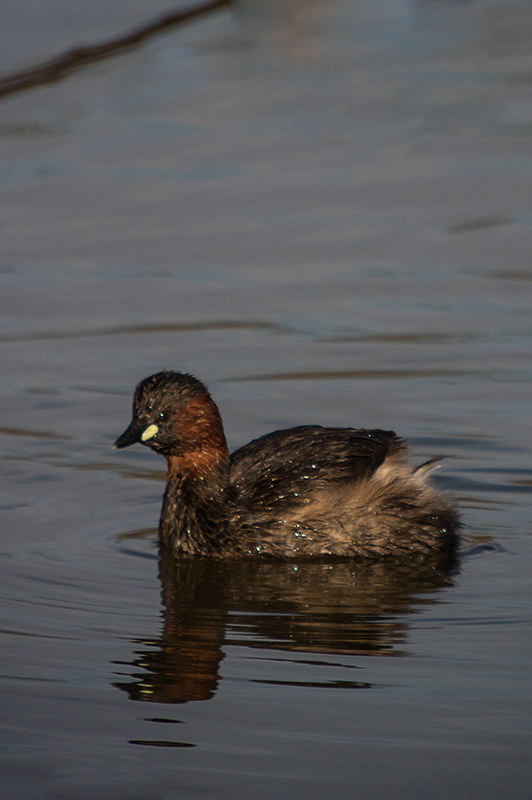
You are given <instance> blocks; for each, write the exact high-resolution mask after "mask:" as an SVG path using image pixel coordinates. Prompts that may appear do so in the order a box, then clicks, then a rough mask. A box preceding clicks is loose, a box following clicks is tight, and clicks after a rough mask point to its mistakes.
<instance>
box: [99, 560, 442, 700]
mask: <svg viewBox="0 0 532 800" xmlns="http://www.w3.org/2000/svg"><path fill="white" fill-rule="evenodd" d="M456 570H457V564H456V560H455V559H454V558H452V557H449V556H443V555H434V556H433V557H431V558H427V557H425V558H424V559H422V560H420V559H416V560H412V561H408V562H403V563H398V562H397V561H394V562H389V563H386V562H380V563H368V564H362V563H360V562H355V561H353V560H350V559H338V560H333V561H332V560H330V559H329V560H311V561H302V562H299V563H297V564H294V563H292V562H287V561H273V560H272V561H265V560H260V561H259V560H227V561H225V560H224V561H214V560H210V559H204V558H186V559H176V558H174V557H173V556H164V555H163V557H162V558H161V562H160V570H159V575H160V580H161V585H162V601H163V619H164V624H163V630H162V633H161V635H160V636H158V637H154V638H153V639H151V640H148V639H145V638H144V639H142V640H139V641H138V642H137V644H138V645H139V649H138V650H137V651H136V657H135V659H134V661H133V662H132V663H131V664H130V665H128V666H133V667H134V670H133V671H132V672H131V673H127V674H128V675H129V676H130V677H131V678H132V680H131V681H128V682H124V681H121V682H117V683H114V686H116V687H117V688H119V689H122V690H123V691H125V692H127V693H128V694H129V696H130V698H131V699H133V700H145V701H149V702H158V703H183V702H187V701H190V700H208V699H210V698H212V697H213V696H214V694H215V693H216V690H217V688H218V684H219V681H220V673H219V669H220V664H221V662H222V660H223V658H224V651H223V647H224V646H227V645H240V646H245V647H249V648H258V649H267V650H269V651H272V650H279V651H285V652H291V653H298V654H300V653H314V654H322V655H325V654H335V655H339V654H340V655H341V654H349V655H363V656H370V655H379V656H383V655H387V656H390V655H396V656H397V655H401V651H400V649H399V648H400V646H401V645H402V643H403V642H404V641H405V639H406V636H407V633H408V621H407V617H408V615H409V614H412V613H414V611H415V607H416V604H417V603H419V602H420V601H421V596H423V597H422V602H423V603H424V604H426V603H428V602H436V600H437V594H438V591H439V590H441V589H442V588H444V587H447V586H450V585H452V583H453V576H454V575H455V574H456ZM427 593H429V597H428V598H427ZM122 666H125V665H124V664H122ZM121 674H124V673H121ZM305 685H314V684H309V683H305ZM327 685H330V686H331V688H369V685H368V684H367V683H363V682H356V681H340V682H337V681H336V682H334V683H330V684H327Z"/></svg>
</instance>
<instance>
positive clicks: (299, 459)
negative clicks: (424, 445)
mask: <svg viewBox="0 0 532 800" xmlns="http://www.w3.org/2000/svg"><path fill="white" fill-rule="evenodd" d="M135 442H140V443H141V444H144V445H146V446H147V447H151V448H152V450H155V451H157V452H158V453H161V454H162V455H163V456H164V457H165V459H166V464H167V468H168V482H167V486H166V491H165V493H164V499H163V506H162V511H161V518H160V522H159V535H160V542H161V545H162V546H163V547H169V548H171V549H173V550H174V551H175V552H181V553H191V554H192V553H197V554H200V555H210V556H224V557H227V556H234V555H257V554H260V555H269V556H325V555H340V556H369V557H381V556H396V557H398V556H408V555H411V554H416V553H423V552H430V551H435V550H443V549H452V548H453V547H454V545H455V542H456V531H457V528H458V527H459V521H458V515H457V514H456V512H455V511H454V510H453V508H452V507H451V505H450V504H449V502H448V501H447V499H446V498H445V497H443V496H442V495H441V494H439V493H438V492H436V491H435V490H434V489H433V488H432V487H431V486H430V485H428V484H427V476H428V474H429V472H430V467H431V465H432V464H433V461H434V459H433V460H432V461H429V462H426V463H425V464H422V465H421V466H419V467H417V468H411V467H409V466H408V465H407V464H406V462H405V459H406V456H407V452H408V449H407V446H406V445H405V444H404V442H402V441H401V439H399V438H398V437H397V436H396V435H395V433H393V432H392V431H381V430H363V429H362V430H355V429H354V428H322V427H320V426H319V425H303V426H300V427H297V428H290V429H289V430H283V431H274V432H273V433H269V434H267V435H266V436H261V437H260V438H259V439H255V440H254V441H252V442H250V443H249V444H246V445H244V447H241V448H240V449H239V450H236V452H234V453H233V454H232V455H229V451H228V449H227V443H226V440H225V435H224V430H223V425H222V420H221V417H220V413H219V411H218V408H217V406H216V405H215V403H214V401H213V400H212V398H211V396H210V394H209V392H208V391H207V389H206V387H205V386H204V385H203V384H202V383H201V382H200V381H199V380H197V379H196V378H194V377H192V376H191V375H186V374H183V373H179V372H166V371H165V372H159V373H157V374H156V375H152V376H151V377H149V378H146V379H145V380H143V381H142V382H141V383H139V385H138V386H137V388H136V391H135V396H134V401H133V421H132V422H131V424H130V426H129V427H128V428H127V430H126V431H125V432H124V433H123V434H122V436H120V437H119V438H118V439H117V440H116V442H115V445H114V446H115V447H116V448H122V447H128V446H129V445H131V444H134V443H135Z"/></svg>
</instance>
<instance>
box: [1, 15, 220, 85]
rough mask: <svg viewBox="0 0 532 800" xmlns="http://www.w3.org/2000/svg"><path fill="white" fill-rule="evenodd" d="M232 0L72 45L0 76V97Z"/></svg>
mask: <svg viewBox="0 0 532 800" xmlns="http://www.w3.org/2000/svg"><path fill="white" fill-rule="evenodd" d="M231 2H232V0H212V1H211V2H208V3H204V4H203V5H200V6H193V7H192V8H187V9H183V10H181V11H173V12H168V13H166V14H163V15H162V16H161V17H159V18H158V19H156V20H154V21H153V22H149V23H147V24H146V25H142V26H141V27H140V28H136V29H135V30H133V31H131V32H130V33H127V34H125V36H119V37H117V38H116V39H109V40H108V41H106V42H101V43H100V44H93V45H80V46H79V47H73V48H72V49H71V50H67V51H66V52H65V53H62V54H61V55H59V56H55V58H51V59H50V60H49V61H43V62H42V64H37V65H36V66H35V67H30V69H26V70H23V71H22V72H15V73H13V74H11V75H6V76H5V77H4V78H0V97H6V96H7V95H10V94H14V93H15V92H22V91H24V90H25V89H31V88H33V87H34V86H41V85H42V84H45V83H53V82H54V81H59V80H61V78H64V77H65V76H66V75H68V74H69V73H70V72H73V71H74V70H76V69H79V68H80V67H84V66H86V65H87V64H92V63H93V62H95V61H103V60H104V59H106V58H111V57H112V56H114V55H117V54H119V53H121V52H124V51H125V50H130V49H131V48H133V47H137V46H138V45H139V44H141V43H142V42H144V41H145V40H146V39H149V38H150V37H151V36H155V34H157V33H161V32H162V31H164V30H166V29H167V28H172V27H174V26H176V25H182V24H183V23H184V22H188V21H189V20H192V19H195V17H199V16H201V15H202V14H209V13H210V12H211V11H219V10H220V9H222V8H225V7H226V6H229V5H230V4H231Z"/></svg>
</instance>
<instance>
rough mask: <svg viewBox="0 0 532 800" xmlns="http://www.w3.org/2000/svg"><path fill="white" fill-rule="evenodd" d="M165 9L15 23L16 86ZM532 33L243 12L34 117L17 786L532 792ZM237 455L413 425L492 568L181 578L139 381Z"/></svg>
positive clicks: (9, 209) (2, 327)
mask: <svg viewBox="0 0 532 800" xmlns="http://www.w3.org/2000/svg"><path fill="white" fill-rule="evenodd" d="M163 10H165V6H164V4H162V3H159V2H155V1H154V0H152V2H150V3H145V2H143V3H137V2H135V3H128V4H127V6H124V4H123V3H119V2H106V3H105V4H104V3H101V2H99V1H98V0H94V1H93V2H91V3H85V4H84V6H83V9H81V8H77V7H76V10H75V12H74V11H73V9H72V8H71V4H69V3H64V2H61V1H60V0H54V2H52V3H47V4H45V5H43V4H39V3H37V2H35V0H27V1H26V2H24V3H20V2H19V3H13V2H9V3H8V4H7V6H6V9H5V12H4V16H5V18H6V19H5V22H4V25H3V26H2V31H0V37H1V41H2V47H0V54H1V55H0V64H1V69H2V70H3V71H5V72H7V71H11V70H13V69H16V68H22V67H24V66H26V65H28V64H32V63H35V62H36V61H38V60H43V59H45V58H48V57H50V56H52V55H54V54H55V53H57V52H60V51H61V50H64V49H67V48H68V47H70V46H71V45H73V44H75V43H79V42H94V41H96V40H98V39H99V38H105V37H107V36H109V35H115V34H118V33H120V32H122V31H124V30H127V29H130V28H131V27H133V26H134V25H136V24H137V23H140V22H142V21H143V20H144V19H146V18H147V16H149V15H152V14H153V15H154V16H155V15H156V14H158V13H159V12H161V11H163ZM531 45H532V12H531V11H530V8H529V5H528V4H526V3H517V2H503V1H502V0H493V1H492V2H489V3H488V2H469V3H467V2H466V3H455V2H445V1H444V0H441V2H429V0H425V1H424V2H421V1H420V2H406V0H382V1H378V2H375V0H373V2H371V3H370V2H363V0H357V2H356V3H354V2H342V1H341V0H333V2H320V1H319V0H310V1H309V0H307V1H306V2H305V3H297V2H295V1H294V2H290V3H288V2H284V3H275V2H269V3H266V2H260V1H259V0H247V1H246V2H239V3H238V4H237V6H236V7H235V9H233V10H232V11H230V12H224V13H223V14H218V15H213V16H211V17H209V18H208V19H204V20H202V21H200V22H197V23H196V24H194V25H190V26H188V27H186V28H183V29H182V30H178V31H177V30H176V31H174V32H173V33H171V34H167V35H166V36H163V37H160V38H158V39H156V40H153V41H151V42H150V43H149V44H147V45H146V46H145V47H143V48H142V49H139V50H137V51H135V52H133V53H131V54H128V55H126V56H123V57H121V58H120V59H117V60H114V61H107V62H105V63H102V64H101V65H97V66H95V67H93V68H91V69H88V70H86V71H83V72H80V73H78V74H76V75H75V76H72V77H70V78H69V79H67V80H65V81H63V82H61V83H58V84H56V85H51V86H47V87H41V88H39V89H36V90H33V91H30V92H25V93H23V94H20V95H16V96H12V97H10V98H7V99H6V100H5V101H4V102H2V103H1V104H0V152H1V165H0V209H1V216H2V220H3V225H2V249H1V255H0V281H1V284H2V290H1V292H0V307H1V312H2V313H1V314H0V351H1V354H2V380H1V383H0V392H1V405H2V420H1V421H0V434H1V436H2V483H1V489H0V492H1V494H0V511H1V515H2V537H1V541H0V556H1V560H0V569H1V573H2V576H1V586H2V589H1V593H2V606H1V615H2V622H1V633H0V637H1V647H0V653H1V655H0V662H1V666H0V683H1V689H2V713H1V720H2V722H1V726H0V735H1V751H0V752H1V755H0V758H1V767H0V769H1V776H2V785H3V787H5V792H6V796H9V798H10V799H11V798H12V800H18V798H23V797H24V798H26V797H28V796H32V797H36V798H40V797H42V798H52V800H56V798H57V799H58V800H59V799H61V798H72V797H76V798H79V800H85V798H86V800H96V799H98V800H99V798H101V799H102V800H115V799H116V798H132V800H148V799H149V800H159V798H161V800H162V799H163V798H170V797H172V798H173V797H177V796H179V797H180V798H181V797H182V798H192V797H194V798H217V799H218V798H225V797H227V798H234V797H237V796H242V797H247V796H252V797H255V798H259V800H260V798H264V800H266V799H268V800H269V798H271V797H273V796H275V797H280V798H285V797H286V798H288V797H290V798H300V797H305V798H306V800H307V799H309V798H310V800H314V799H315V800H321V798H324V797H331V796H335V797H339V798H346V799H347V798H352V797H353V796H360V797H363V798H368V799H370V800H371V798H381V797H385V796H387V797H394V798H398V799H402V798H405V800H406V798H408V800H416V799H417V798H419V800H425V798H427V797H429V796H430V797H431V798H433V799H434V800H447V798H449V797H451V796H452V797H455V798H457V799H461V798H463V799H464V800H466V799H467V800H469V799H470V798H479V800H480V798H482V800H485V799H486V798H487V800H498V798H501V797H511V798H512V799H515V800H521V798H522V799H523V800H525V798H526V800H528V797H529V795H530V789H529V786H530V778H531V774H530V773H531V770H530V766H529V763H530V757H529V753H530V742H531V737H530V733H531V724H530V663H531V656H532V652H531V649H532V648H531V644H530V642H531V641H532V639H531V633H532V630H531V629H532V621H531V618H532V592H531V588H530V578H529V576H530V572H531V569H532V545H531V537H530V531H531V526H530V492H531V487H532V469H531V466H530V465H531V458H530V456H531V451H532V438H531V425H530V411H529V409H530V387H531V379H532V374H531V358H530V354H531V340H532V337H531V323H530V293H531V276H532V272H531V270H530V252H531V247H530V245H531V220H532V215H531V209H530V179H531V166H530V165H531V161H530V145H531V133H532V114H531V112H530V109H531V108H532V106H531V105H530V93H531V86H532V84H531V75H532V62H531V56H530V53H531V52H532V48H531ZM162 368H170V369H172V368H173V369H180V370H185V371H191V372H192V373H194V374H196V375H198V376H199V377H201V378H202V379H204V380H205V381H206V382H207V383H208V384H209V387H210V388H211V390H212V392H213V394H214V396H215V399H216V400H217V402H218V403H219V405H220V408H221V411H222V414H223V417H224V421H225V425H226V433H227V437H228V440H229V442H230V445H231V447H232V448H236V447H238V446H240V445H241V444H243V443H245V442H246V441H248V440H249V439H251V438H253V437H256V436H259V435H261V434H263V433H266V432H267V431H269V430H272V429H275V428H279V427H286V426H290V425H295V424H304V423H319V424H325V425H327V424H332V425H353V426H357V425H358V426H365V427H384V428H386V429H390V428H393V429H395V430H396V431H398V432H399V433H400V434H401V435H402V436H404V437H406V438H408V439H409V440H410V442H411V443H412V449H413V460H414V461H416V460H417V461H421V460H423V459H424V458H428V457H430V456H432V455H434V454H443V455H445V456H446V459H445V462H444V464H443V466H442V467H441V469H440V470H439V471H438V473H437V475H436V477H435V480H436V482H437V483H438V485H439V486H441V487H442V488H444V489H446V490H448V491H450V492H451V493H453V494H454V495H455V496H456V497H457V498H458V500H459V503H460V506H461V508H462V513H463V517H464V521H465V527H464V534H463V541H462V554H461V558H460V560H459V562H458V563H456V564H449V563H429V564H417V565H410V566H409V567H406V566H405V567H402V568H400V567H399V566H395V567H394V566H392V567H389V566H385V565H371V566H366V567H362V566H360V565H357V564H354V563H351V562H350V561H341V560H340V561H332V562H326V561H325V562H321V561H316V562H315V563H310V564H309V563H308V562H307V563H305V562H301V563H294V564H292V563H290V564H285V563H282V562H281V563H275V562H268V563H261V562H256V563H251V562H250V563H246V564H238V563H227V564H221V565H220V564H210V563H208V562H204V561H200V562H199V563H193V564H186V565H179V564H175V563H173V564H167V563H162V564H160V563H159V561H158V558H157V549H156V531H155V526H156V523H157V517H158V513H159V504H160V498H161V493H162V490H163V486H164V472H163V467H164V465H163V463H162V461H161V460H159V459H157V457H156V456H155V455H153V454H151V453H149V452H147V451H146V450H144V449H141V448H137V449H135V448H132V449H131V450H127V451H125V452H116V451H112V450H111V449H110V447H111V444H112V442H113V441H114V439H115V438H116V437H117V435H118V434H119V433H121V431H122V430H123V429H124V428H125V426H126V424H127V423H128V421H129V414H130V402H131V400H130V398H131V393H132V389H133V387H134V385H135V384H136V382H137V381H138V380H140V379H141V378H142V377H144V376H145V375H147V374H150V373H152V372H155V371H157V370H159V369H162Z"/></svg>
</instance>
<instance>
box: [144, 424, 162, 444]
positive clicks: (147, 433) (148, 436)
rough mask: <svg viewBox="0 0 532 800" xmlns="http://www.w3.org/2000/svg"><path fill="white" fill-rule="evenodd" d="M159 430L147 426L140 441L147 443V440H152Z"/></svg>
mask: <svg viewBox="0 0 532 800" xmlns="http://www.w3.org/2000/svg"><path fill="white" fill-rule="evenodd" d="M158 430H159V428H158V427H157V425H148V427H147V428H146V430H145V431H144V433H143V434H142V435H141V437H140V438H141V441H143V442H147V441H148V439H153V437H154V436H155V434H156V433H157V431H158Z"/></svg>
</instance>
